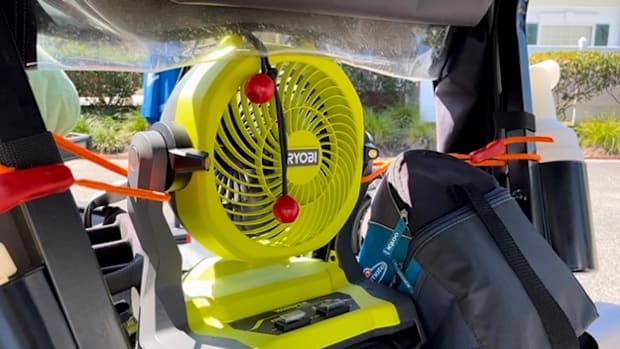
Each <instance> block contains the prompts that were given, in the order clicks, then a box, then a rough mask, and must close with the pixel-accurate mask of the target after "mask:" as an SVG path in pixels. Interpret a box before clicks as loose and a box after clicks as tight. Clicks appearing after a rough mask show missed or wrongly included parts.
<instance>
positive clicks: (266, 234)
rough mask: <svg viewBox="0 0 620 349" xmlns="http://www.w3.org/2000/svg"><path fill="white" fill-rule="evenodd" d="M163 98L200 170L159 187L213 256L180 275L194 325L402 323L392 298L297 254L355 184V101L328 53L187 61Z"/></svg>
mask: <svg viewBox="0 0 620 349" xmlns="http://www.w3.org/2000/svg"><path fill="white" fill-rule="evenodd" d="M169 103H171V104H170V105H173V107H172V108H174V113H173V114H174V121H175V122H176V123H177V124H180V125H181V126H182V127H183V128H184V129H185V131H186V133H187V135H188V136H189V138H190V140H191V143H192V147H193V148H195V149H197V150H199V151H200V152H201V153H203V154H208V165H207V166H206V167H207V168H206V169H205V170H203V171H197V172H194V173H193V174H192V176H191V179H190V180H189V182H188V183H187V185H184V186H183V187H182V188H178V189H177V190H176V191H174V193H173V194H174V205H175V211H176V213H177V215H178V217H179V218H180V220H181V222H182V223H183V225H184V226H185V227H186V228H187V230H188V231H189V232H191V234H192V236H193V237H194V238H195V239H196V240H198V241H199V242H200V243H202V244H203V245H204V246H205V247H207V248H208V249H209V250H211V251H212V252H214V253H215V254H216V255H217V257H213V258H208V259H206V260H204V261H202V262H201V263H199V264H198V265H196V266H195V267H194V268H193V269H192V270H190V271H189V272H188V273H187V274H186V275H185V276H184V279H183V292H184V298H185V302H186V310H187V318H188V324H189V326H190V328H191V330H192V331H193V332H194V333H197V334H199V335H204V336H214V337H218V338H231V339H234V340H235V341H238V342H241V343H244V345H247V346H249V347H252V348H317V347H328V346H331V345H335V344H337V343H344V342H350V343H355V341H353V342H352V339H354V338H365V337H364V336H367V335H368V334H369V333H374V332H375V331H377V329H382V331H386V329H400V328H402V327H403V326H410V325H411V324H403V323H401V318H400V316H399V312H398V311H397V310H396V309H397V308H396V306H395V305H394V302H393V300H392V299H390V298H389V297H387V298H386V296H381V297H379V296H374V295H372V294H371V293H372V292H376V291H377V285H376V284H373V285H371V286H369V288H366V287H362V286H360V285H356V284H352V283H350V282H349V281H348V280H347V278H346V276H345V274H344V272H343V271H342V270H341V269H340V267H339V266H338V265H337V264H336V263H328V262H325V261H322V260H316V259H312V258H304V257H300V256H302V255H305V254H307V253H308V252H311V251H313V250H316V249H318V248H320V247H322V246H324V245H325V244H326V243H328V242H329V241H330V240H331V239H332V238H333V237H334V236H335V235H336V234H337V233H338V232H339V231H340V230H341V228H342V227H343V226H344V225H345V223H346V221H347V220H348V218H349V216H350V215H351V213H352V211H353V209H354V207H355V205H356V202H357V199H358V196H359V191H360V187H361V180H360V177H361V174H362V165H363V161H364V159H363V152H364V150H363V149H364V144H363V142H364V128H363V115H362V107H361V103H360V101H359V97H358V96H357V94H356V92H355V89H354V87H353V86H352V84H351V82H350V81H349V79H348V77H347V76H346V74H345V73H344V71H343V70H342V69H341V67H340V66H339V65H338V64H337V63H336V62H334V61H333V60H331V59H329V58H327V57H321V56H312V55H272V56H269V57H267V56H262V57H258V56H241V55H237V56H232V57H229V58H226V59H221V60H218V61H215V62H211V63H206V64H202V65H198V66H195V67H193V68H192V69H191V70H190V71H189V72H188V73H187V74H186V75H185V76H184V78H183V79H182V81H181V82H180V83H179V85H178V86H177V90H176V91H175V92H174V93H173V96H172V98H171V101H170V102H169ZM166 115H167V117H169V116H170V115H171V114H166ZM169 121H171V120H167V121H166V122H169ZM398 296H399V297H400V295H398ZM386 299H387V300H386ZM399 299H400V298H399ZM335 329H337V330H335ZM388 332H389V330H388Z"/></svg>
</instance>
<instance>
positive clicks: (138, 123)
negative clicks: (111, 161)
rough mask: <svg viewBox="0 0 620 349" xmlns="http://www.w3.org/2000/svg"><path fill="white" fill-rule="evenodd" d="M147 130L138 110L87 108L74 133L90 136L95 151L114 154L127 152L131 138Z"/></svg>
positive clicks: (146, 124)
mask: <svg viewBox="0 0 620 349" xmlns="http://www.w3.org/2000/svg"><path fill="white" fill-rule="evenodd" d="M147 128H148V123H147V122H146V120H145V119H144V118H143V117H142V116H141V115H140V112H139V110H138V109H136V108H126V107H124V108H105V109H101V108H85V109H84V110H83V113H82V116H81V117H80V119H79V120H78V122H77V124H76V126H75V128H74V129H73V132H76V133H86V134H90V135H91V136H92V138H93V148H94V150H95V151H97V152H99V153H104V154H114V153H121V152H124V151H126V150H127V146H128V145H129V142H130V141H131V137H133V135H134V134H135V133H136V132H139V131H144V130H146V129H147Z"/></svg>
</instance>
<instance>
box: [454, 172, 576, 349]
mask: <svg viewBox="0 0 620 349" xmlns="http://www.w3.org/2000/svg"><path fill="white" fill-rule="evenodd" d="M459 188H461V189H462V190H463V191H464V192H465V194H466V195H467V197H468V199H469V201H470V202H471V204H472V205H473V208H474V210H475V211H476V213H477V214H478V216H479V217H480V220H481V221H482V222H483V223H484V225H485V226H486V228H487V230H488V231H489V233H490V234H491V236H492V237H493V240H495V243H496V244H497V247H498V248H499V250H500V251H501V253H502V255H503V256H504V258H505V259H506V261H507V262H508V265H510V268H511V269H512V270H513V272H514V273H515V274H516V276H517V278H518V279H519V281H520V282H521V285H522V286H523V288H524V289H525V292H526V293H527V295H528V297H529V298H530V300H531V301H532V304H533V305H534V307H535V308H536V311H537V312H538V316H539V317H540V320H541V322H542V325H543V327H544V329H545V332H546V333H547V337H548V338H549V342H550V343H551V348H553V349H578V348H579V342H578V340H577V335H576V334H575V330H574V329H573V327H572V325H571V323H570V321H569V320H568V318H567V317H566V314H565V313H564V311H563V310H562V308H561V307H560V306H559V305H558V303H557V302H556V301H555V299H554V298H553V296H552V295H551V293H549V290H547V288H546V287H545V285H544V284H543V283H542V281H541V280H540V279H539V278H538V276H537V275H536V273H535V272H534V270H533V269H532V267H531V266H530V265H529V263H528V262H527V260H526V259H525V257H524V256H523V254H522V253H521V250H520V249H519V247H518V246H517V244H516V243H515V241H514V240H513V238H512V236H511V235H510V233H509V232H508V229H507V228H506V226H505V225H504V223H503V222H502V220H501V219H500V218H499V217H498V216H497V214H496V213H495V211H494V210H493V208H492V207H491V205H490V204H489V202H488V201H487V200H486V199H485V198H484V196H483V195H482V194H481V193H480V192H479V191H478V190H477V189H476V188H475V187H473V185H470V184H465V185H460V186H459Z"/></svg>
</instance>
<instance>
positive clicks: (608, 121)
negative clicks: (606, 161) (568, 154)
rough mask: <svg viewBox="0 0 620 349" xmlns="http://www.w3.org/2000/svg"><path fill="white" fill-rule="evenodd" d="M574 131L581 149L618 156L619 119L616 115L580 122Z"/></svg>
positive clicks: (619, 152) (619, 140)
mask: <svg viewBox="0 0 620 349" xmlns="http://www.w3.org/2000/svg"><path fill="white" fill-rule="evenodd" d="M575 131H576V132H577V134H578V135H579V142H580V143H581V146H582V147H584V148H590V149H594V150H597V151H601V152H603V153H605V154H606V155H618V154H620V117H618V116H617V115H614V114H609V115H603V116H599V117H595V118H591V119H588V120H585V121H582V122H580V123H579V124H578V125H577V126H575Z"/></svg>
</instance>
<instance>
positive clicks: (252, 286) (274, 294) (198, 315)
mask: <svg viewBox="0 0 620 349" xmlns="http://www.w3.org/2000/svg"><path fill="white" fill-rule="evenodd" d="M183 288H184V293H185V299H186V305H187V316H188V320H189V326H190V328H191V329H192V332H194V333H196V334H199V335H206V336H214V337H219V338H234V339H235V340H236V341H239V342H241V343H243V344H245V345H247V346H249V347H251V348H261V349H290V348H300V349H304V348H308V349H314V348H325V347H328V346H331V345H335V344H338V343H342V342H344V341H347V340H350V339H352V338H355V337H358V336H361V335H364V334H367V333H369V332H371V331H373V330H377V329H381V328H388V327H393V326H397V325H399V324H400V318H399V316H398V312H397V310H396V308H395V307H394V305H393V304H392V303H389V302H387V301H384V300H381V299H379V298H376V297H373V296H371V295H370V294H368V293H367V292H366V291H365V290H364V289H363V288H362V287H359V286H356V285H353V284H350V283H348V282H347V280H346V277H345V275H344V273H343V271H342V270H341V269H340V268H338V266H337V265H335V264H333V263H326V262H323V261H318V260H311V259H291V260H290V261H284V262H282V263H271V264H268V265H265V266H252V267H251V266H249V265H247V264H245V263H243V262H237V261H230V260H219V259H217V258H213V259H210V260H205V261H204V262H203V263H201V264H199V265H198V266H197V267H196V268H195V269H193V270H192V271H190V273H189V274H188V275H187V276H186V278H185V280H184V282H183ZM334 293H337V294H340V295H346V296H349V297H351V299H352V300H353V301H354V302H355V303H356V304H357V306H358V307H359V308H358V309H354V310H352V311H350V312H348V313H345V314H342V315H338V316H335V317H332V318H329V319H327V320H324V321H321V322H317V323H313V324H311V325H307V326H305V327H302V328H298V329H295V330H293V331H290V332H287V333H281V334H271V333H261V332H258V331H255V329H256V327H257V326H260V325H261V323H262V322H261V321H257V322H256V323H255V325H254V326H248V327H247V328H246V329H239V327H235V326H234V325H233V322H234V321H236V320H239V319H245V318H248V317H252V316H254V315H257V314H265V313H267V314H269V313H270V312H274V311H275V312H278V311H279V312H286V311H290V310H294V309H296V304H298V303H299V302H302V303H303V302H305V301H307V300H310V299H313V298H316V297H321V296H325V295H328V294H334ZM274 317H277V315H274V316H271V317H269V316H267V317H266V319H265V320H264V321H272V319H271V318H274ZM250 323H251V324H254V322H250Z"/></svg>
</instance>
